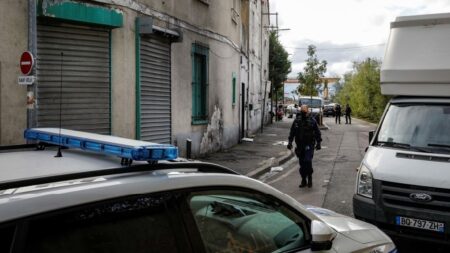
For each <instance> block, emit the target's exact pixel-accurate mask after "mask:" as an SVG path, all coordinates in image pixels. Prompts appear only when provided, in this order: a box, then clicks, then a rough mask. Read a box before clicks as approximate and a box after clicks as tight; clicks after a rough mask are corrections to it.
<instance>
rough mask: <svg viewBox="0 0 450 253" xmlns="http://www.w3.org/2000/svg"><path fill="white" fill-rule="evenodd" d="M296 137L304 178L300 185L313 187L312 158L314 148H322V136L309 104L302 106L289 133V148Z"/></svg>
mask: <svg viewBox="0 0 450 253" xmlns="http://www.w3.org/2000/svg"><path fill="white" fill-rule="evenodd" d="M294 139H295V145H296V148H295V154H296V155H297V157H298V159H299V163H300V169H299V172H300V176H301V178H302V180H301V183H300V185H299V186H298V187H300V188H303V187H305V186H306V185H308V187H309V188H311V187H312V174H313V167H312V159H313V156H314V148H315V149H316V150H320V149H321V145H320V143H321V142H322V136H321V133H320V130H319V127H318V125H317V122H316V120H315V119H314V118H313V117H311V113H310V112H309V108H308V106H307V105H302V106H301V108H300V116H299V117H297V118H296V119H295V120H294V122H293V123H292V126H291V131H290V133H289V142H288V145H287V148H288V149H292V141H293V140H294Z"/></svg>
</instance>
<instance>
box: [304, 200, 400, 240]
mask: <svg viewBox="0 0 450 253" xmlns="http://www.w3.org/2000/svg"><path fill="white" fill-rule="evenodd" d="M307 209H308V210H309V211H311V212H313V213H314V214H316V215H317V216H318V217H319V218H320V219H321V220H322V221H323V222H325V223H326V224H328V226H330V227H331V228H333V229H334V230H336V232H338V233H340V234H342V235H343V236H345V237H347V238H349V239H351V240H353V241H356V242H358V243H362V244H373V245H378V244H383V243H389V242H391V239H390V238H389V237H388V236H387V235H386V234H384V233H383V232H381V230H379V229H378V228H377V227H375V226H373V225H371V224H369V223H366V222H363V221H360V220H357V219H354V218H351V217H348V216H344V215H342V214H338V213H336V212H333V211H331V210H328V209H324V208H320V207H314V206H307Z"/></svg>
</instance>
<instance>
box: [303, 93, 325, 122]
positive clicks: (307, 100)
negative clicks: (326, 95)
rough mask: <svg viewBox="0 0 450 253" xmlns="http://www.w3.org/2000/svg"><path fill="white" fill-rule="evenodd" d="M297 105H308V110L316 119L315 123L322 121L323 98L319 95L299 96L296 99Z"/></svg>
mask: <svg viewBox="0 0 450 253" xmlns="http://www.w3.org/2000/svg"><path fill="white" fill-rule="evenodd" d="M298 104H299V105H308V107H309V110H310V111H311V114H312V116H313V117H314V119H315V120H316V121H317V123H319V124H321V122H322V106H323V99H322V98H320V97H310V96H301V97H299V99H298Z"/></svg>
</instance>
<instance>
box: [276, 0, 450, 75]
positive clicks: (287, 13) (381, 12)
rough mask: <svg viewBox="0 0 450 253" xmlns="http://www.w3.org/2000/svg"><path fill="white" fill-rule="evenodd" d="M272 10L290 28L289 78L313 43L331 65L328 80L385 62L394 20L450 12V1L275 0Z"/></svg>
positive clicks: (286, 39)
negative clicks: (367, 63)
mask: <svg viewBox="0 0 450 253" xmlns="http://www.w3.org/2000/svg"><path fill="white" fill-rule="evenodd" d="M270 12H271V13H275V12H278V14H279V15H278V26H279V29H290V30H288V31H279V39H280V41H281V43H282V44H283V46H284V47H285V49H286V50H287V51H288V53H289V59H290V60H291V61H292V72H291V74H289V77H292V78H296V77H297V75H298V72H300V71H303V67H304V66H305V61H306V59H307V57H308V56H307V54H306V48H307V47H308V45H310V44H312V45H315V46H316V47H317V56H318V58H319V60H326V61H327V62H328V67H327V72H326V76H330V77H336V76H340V77H341V76H342V75H343V74H345V73H346V72H349V71H351V70H352V66H353V62H355V61H361V60H364V59H366V58H367V57H371V58H376V59H379V60H382V59H383V55H384V49H385V45H386V42H387V39H388V36H389V25H390V22H392V21H394V20H395V17H397V16H408V15H420V14H432V13H443V12H450V0H270ZM271 17H272V18H271V25H276V23H275V16H273V15H272V16H271Z"/></svg>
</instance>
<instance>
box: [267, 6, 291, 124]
mask: <svg viewBox="0 0 450 253" xmlns="http://www.w3.org/2000/svg"><path fill="white" fill-rule="evenodd" d="M262 15H269V16H275V26H272V25H268V26H264V28H267V29H270V30H272V31H275V32H276V35H277V39H278V37H279V34H278V32H279V31H289V30H290V29H289V28H284V29H280V28H279V27H278V12H268V13H262ZM270 81H271V83H270V86H271V87H270V94H271V95H272V96H271V98H270V112H271V113H272V115H273V116H275V117H276V112H277V108H275V112H273V99H274V96H275V97H277V96H276V94H275V93H276V90H275V87H274V82H273V80H270ZM276 100H278V99H276ZM277 103H278V101H276V106H278V105H277ZM275 119H276V118H275ZM270 123H271V124H272V123H273V117H270ZM261 132H262V130H261Z"/></svg>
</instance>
